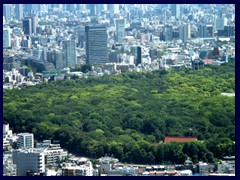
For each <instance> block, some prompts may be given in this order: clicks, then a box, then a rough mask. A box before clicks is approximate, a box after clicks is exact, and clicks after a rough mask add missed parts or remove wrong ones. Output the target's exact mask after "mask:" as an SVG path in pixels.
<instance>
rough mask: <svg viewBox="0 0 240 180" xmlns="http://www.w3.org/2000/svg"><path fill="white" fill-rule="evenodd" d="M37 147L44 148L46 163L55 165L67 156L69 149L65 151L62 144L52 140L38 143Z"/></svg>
mask: <svg viewBox="0 0 240 180" xmlns="http://www.w3.org/2000/svg"><path fill="white" fill-rule="evenodd" d="M36 148H37V149H42V150H43V154H44V156H45V164H46V165H47V164H48V165H54V164H56V163H58V162H59V161H60V160H62V159H65V158H66V157H67V155H68V154H67V151H64V150H63V149H62V148H61V147H60V144H51V140H44V141H43V142H42V143H37V145H36Z"/></svg>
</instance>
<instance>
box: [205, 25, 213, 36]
mask: <svg viewBox="0 0 240 180" xmlns="http://www.w3.org/2000/svg"><path fill="white" fill-rule="evenodd" d="M206 28H207V32H208V37H214V28H213V25H212V24H209V25H206Z"/></svg>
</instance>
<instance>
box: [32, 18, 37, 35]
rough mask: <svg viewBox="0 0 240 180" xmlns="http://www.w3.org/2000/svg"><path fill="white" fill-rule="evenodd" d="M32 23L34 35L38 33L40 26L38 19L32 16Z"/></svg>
mask: <svg viewBox="0 0 240 180" xmlns="http://www.w3.org/2000/svg"><path fill="white" fill-rule="evenodd" d="M31 23H32V33H33V34H36V33H37V26H38V17H37V16H32V17H31Z"/></svg>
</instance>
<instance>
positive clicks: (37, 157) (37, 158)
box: [13, 149, 45, 176]
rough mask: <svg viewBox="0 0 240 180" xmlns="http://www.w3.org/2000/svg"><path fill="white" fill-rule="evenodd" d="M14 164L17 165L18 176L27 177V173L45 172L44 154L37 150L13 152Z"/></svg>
mask: <svg viewBox="0 0 240 180" xmlns="http://www.w3.org/2000/svg"><path fill="white" fill-rule="evenodd" d="M13 163H14V164H16V165H17V176H26V175H27V172H29V171H30V172H31V173H41V172H45V164H44V154H43V152H42V151H41V150H36V149H18V150H15V151H13Z"/></svg>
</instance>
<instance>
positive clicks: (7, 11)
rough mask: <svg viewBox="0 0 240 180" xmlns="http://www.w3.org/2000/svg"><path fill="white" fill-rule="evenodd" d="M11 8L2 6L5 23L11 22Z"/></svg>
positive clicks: (10, 5) (6, 5)
mask: <svg viewBox="0 0 240 180" xmlns="http://www.w3.org/2000/svg"><path fill="white" fill-rule="evenodd" d="M12 11H13V6H12V4H3V16H4V17H5V20H6V21H9V20H11V18H12Z"/></svg>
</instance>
